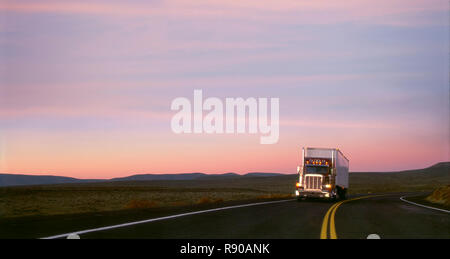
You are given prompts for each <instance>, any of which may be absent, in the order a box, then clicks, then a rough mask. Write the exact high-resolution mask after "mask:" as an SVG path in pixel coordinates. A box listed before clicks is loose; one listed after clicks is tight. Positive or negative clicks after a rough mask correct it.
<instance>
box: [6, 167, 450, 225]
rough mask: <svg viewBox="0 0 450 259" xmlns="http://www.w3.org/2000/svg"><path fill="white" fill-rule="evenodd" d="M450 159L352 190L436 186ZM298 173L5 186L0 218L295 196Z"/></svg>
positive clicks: (362, 178) (381, 176)
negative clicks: (223, 177)
mask: <svg viewBox="0 0 450 259" xmlns="http://www.w3.org/2000/svg"><path fill="white" fill-rule="evenodd" d="M449 168H450V167H449V163H444V164H438V165H436V166H433V167H430V168H426V169H421V170H413V171H404V172H394V173H352V174H350V180H349V182H350V188H349V193H350V194H360V193H385V192H400V191H401V192H403V191H430V192H431V191H432V190H434V189H436V188H438V187H440V186H445V185H447V184H449V183H450V174H449ZM296 180H297V176H296V175H283V176H273V177H246V178H244V177H237V178H232V179H210V180H178V181H175V180H170V181H126V182H98V183H80V184H56V185H41V186H16V187H2V188H0V219H1V218H14V217H23V216H36V215H42V216H46V215H63V214H77V213H90V212H106V211H120V210H128V209H149V208H160V207H180V206H190V205H199V204H217V205H220V204H221V203H226V202H230V201H246V200H264V199H274V198H289V197H293V193H294V190H295V188H294V186H295V182H296Z"/></svg>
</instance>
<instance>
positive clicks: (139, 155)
mask: <svg viewBox="0 0 450 259" xmlns="http://www.w3.org/2000/svg"><path fill="white" fill-rule="evenodd" d="M448 57H449V2H448V1H447V0H423V1H417V0H396V1H392V0H353V1H332V0H327V1H321V0H318V1H305V0H277V1H268V0H251V1H250V0H240V1H229V0H228V1H225V0H215V1H212V0H210V1H206V0H170V1H165V0H152V1H143V0H133V1H116V0H108V1H107V0H92V1H88V2H87V1H56V0H55V1H49V0H38V1H36V0H14V1H9V0H0V173H13V174H36V175H45V174H53V175H63V176H71V177H77V178H112V177H119V176H126V175H130V174H137V173H188V172H204V173H212V174H215V173H226V172H236V173H247V172H280V173H295V172H296V167H297V165H298V164H299V163H300V154H301V147H303V146H313V147H337V148H339V149H340V150H342V151H343V153H344V154H345V155H346V156H347V157H348V158H349V160H350V170H351V171H392V170H404V169H414V168H423V167H427V166H430V165H432V164H434V163H437V162H441V161H449V160H450V151H449V146H450V136H449V130H450V129H449V125H450V122H449V117H450V115H449V110H450V105H449V97H450V94H449V58H448ZM194 89H201V90H202V91H203V96H204V98H208V97H217V98H219V99H222V100H224V99H225V98H237V97H242V98H244V99H245V98H279V105H280V107H279V108H280V133H279V134H280V135H279V141H278V142H277V143H276V144H271V145H262V144H260V142H259V138H260V135H259V134H175V133H174V132H173V131H172V130H171V118H172V117H173V116H174V114H175V112H174V111H172V110H171V109H170V107H171V102H172V100H174V99H175V98H177V97H185V98H188V99H191V100H192V99H193V92H194Z"/></svg>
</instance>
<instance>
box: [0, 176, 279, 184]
mask: <svg viewBox="0 0 450 259" xmlns="http://www.w3.org/2000/svg"><path fill="white" fill-rule="evenodd" d="M278 175H283V174H279V173H248V174H245V175H239V174H236V173H224V174H204V173H183V174H135V175H130V176H126V177H118V178H112V179H77V178H72V177H64V176H53V175H25V174H0V187H3V186H18V185H47V184H66V183H88V182H118V181H170V180H216V179H229V178H239V177H269V176H278Z"/></svg>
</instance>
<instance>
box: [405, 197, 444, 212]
mask: <svg viewBox="0 0 450 259" xmlns="http://www.w3.org/2000/svg"><path fill="white" fill-rule="evenodd" d="M405 197H406V196H403V197H400V200H402V201H404V202H407V203H410V204H413V205H416V206H420V207H424V208H427V209H432V210H438V211H442V212H446V213H450V211H449V210H444V209H438V208H435V207H430V206H425V205H422V204H419V203H415V202H412V201H408V200H406V199H405Z"/></svg>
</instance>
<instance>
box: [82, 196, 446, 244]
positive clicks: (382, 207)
mask: <svg viewBox="0 0 450 259" xmlns="http://www.w3.org/2000/svg"><path fill="white" fill-rule="evenodd" d="M403 195H404V194H401V193H398V194H388V195H383V196H372V197H368V198H362V197H350V198H349V199H348V200H347V201H346V202H344V203H342V204H338V203H332V202H321V201H302V202H297V201H295V200H292V201H286V202H280V203H271V204H264V205H258V206H251V207H241V208H233V209H227V210H219V211H213V212H208V213H202V214H196V215H187V216H182V217H176V218H171V219H164V220H159V221H155V222H149V223H143V224H136V225H132V226H126V227H120V228H114V229H109V230H102V231H95V232H90V233H85V234H81V235H80V236H81V238H83V239H84V238H158V239H171V238H186V239H192V238H194V239H195V238H202V239H213V238H227V239H228V238H230V239H240V238H244V239H245V238H254V239H264V238H273V239H281V238H295V239H296V238H313V239H317V238H321V237H322V238H331V237H333V236H332V234H331V232H333V231H334V237H335V238H358V239H365V238H367V236H368V235H369V234H377V235H378V236H380V237H381V238H450V214H449V213H446V212H441V211H436V210H431V209H427V208H422V207H418V206H415V205H412V204H408V203H405V202H403V201H401V200H400V197H401V196H403ZM410 195H411V194H410ZM354 198H359V199H354ZM333 205H339V206H333ZM333 207H335V208H336V209H335V210H334V212H333ZM325 222H326V224H325ZM324 225H326V226H324ZM332 228H333V230H332ZM80 230H81V229H80ZM323 232H326V233H325V236H324V233H323Z"/></svg>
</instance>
